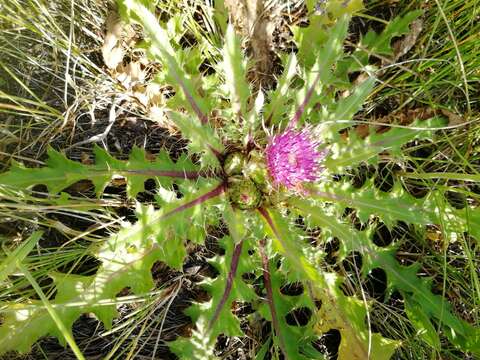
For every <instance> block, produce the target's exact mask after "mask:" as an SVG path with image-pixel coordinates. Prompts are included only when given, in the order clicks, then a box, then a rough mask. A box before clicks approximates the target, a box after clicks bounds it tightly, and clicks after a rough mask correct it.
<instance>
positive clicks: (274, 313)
mask: <svg viewBox="0 0 480 360" xmlns="http://www.w3.org/2000/svg"><path fill="white" fill-rule="evenodd" d="M259 211H260V210H259ZM265 242H266V240H265V238H264V239H261V240H260V256H261V258H262V268H263V283H264V285H265V289H266V290H267V303H268V307H269V308H270V314H271V315H272V324H273V328H274V330H275V333H276V334H277V336H278V339H279V341H280V349H281V350H282V352H283V354H284V355H285V358H287V353H286V351H285V343H284V341H283V337H282V334H281V332H280V325H279V323H278V318H277V311H276V310H275V303H274V298H273V288H272V279H271V278H270V270H269V265H268V257H267V254H266V252H265Z"/></svg>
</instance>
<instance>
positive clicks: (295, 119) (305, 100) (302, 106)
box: [288, 73, 320, 129]
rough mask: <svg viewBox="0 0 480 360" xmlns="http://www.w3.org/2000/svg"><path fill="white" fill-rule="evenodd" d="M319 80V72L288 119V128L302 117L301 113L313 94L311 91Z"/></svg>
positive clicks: (293, 125)
mask: <svg viewBox="0 0 480 360" xmlns="http://www.w3.org/2000/svg"><path fill="white" fill-rule="evenodd" d="M319 80H320V73H318V74H317V77H316V78H315V80H314V81H313V84H312V86H310V89H308V91H307V95H306V96H305V99H304V100H303V102H302V104H301V105H300V106H299V107H298V109H297V111H295V115H293V118H292V119H291V120H290V123H289V124H288V129H293V128H294V127H295V125H297V122H298V120H300V118H301V117H302V114H303V113H304V112H305V108H306V107H307V104H308V102H309V101H310V98H311V97H312V95H313V91H314V90H315V86H317V83H318V81H319Z"/></svg>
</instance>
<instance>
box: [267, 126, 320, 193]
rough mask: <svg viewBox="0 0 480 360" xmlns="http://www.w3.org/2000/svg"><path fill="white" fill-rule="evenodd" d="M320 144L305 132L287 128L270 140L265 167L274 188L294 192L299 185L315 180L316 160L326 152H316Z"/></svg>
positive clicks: (308, 132)
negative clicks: (282, 186)
mask: <svg viewBox="0 0 480 360" xmlns="http://www.w3.org/2000/svg"><path fill="white" fill-rule="evenodd" d="M319 144H320V143H319V142H318V141H316V140H314V139H313V134H312V133H311V131H310V130H309V129H308V128H307V129H303V130H302V131H296V130H293V129H287V130H286V131H285V132H283V133H281V134H278V135H275V136H274V137H273V138H271V139H270V141H269V143H268V145H267V148H266V158H267V168H268V172H269V174H270V176H271V177H272V179H273V183H274V185H277V186H278V185H284V186H285V187H287V188H288V189H294V188H296V187H297V186H298V185H300V184H301V183H303V182H312V181H315V180H317V179H318V177H319V174H320V172H321V171H322V169H323V168H322V166H321V165H320V161H321V160H323V158H324V157H325V156H326V154H327V151H318V150H317V147H318V145H319Z"/></svg>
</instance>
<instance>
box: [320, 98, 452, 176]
mask: <svg viewBox="0 0 480 360" xmlns="http://www.w3.org/2000/svg"><path fill="white" fill-rule="evenodd" d="M352 96H353V95H352ZM362 102H363V100H362ZM339 108H342V107H341V106H340V107H339ZM344 111H348V110H345V109H344ZM348 116H350V117H351V116H353V113H351V114H350V115H348ZM348 116H347V118H348ZM442 125H444V121H443V120H442V119H440V118H433V119H430V120H428V121H422V122H418V121H417V122H415V123H414V124H412V126H411V127H410V128H406V127H393V128H391V129H390V130H389V131H387V132H384V133H381V134H378V133H375V132H374V133H373V134H372V135H370V136H368V137H366V138H365V139H360V138H359V137H357V136H356V133H355V131H350V133H349V137H348V138H347V139H342V138H338V140H337V141H336V142H335V143H334V144H332V146H331V147H329V157H328V158H327V159H326V160H325V161H324V162H323V164H324V165H325V167H326V168H328V169H329V170H330V171H332V172H339V171H342V170H344V169H345V168H348V167H353V166H355V165H357V164H359V163H361V162H368V163H369V164H377V162H378V157H379V154H380V153H382V152H384V151H389V152H390V154H392V155H400V154H401V148H402V146H403V145H404V144H406V143H407V142H409V141H411V140H413V139H423V138H431V137H432V134H433V131H434V128H437V127H440V126H442ZM334 128H335V131H336V130H337V127H336V126H335V125H334ZM430 129H432V130H430Z"/></svg>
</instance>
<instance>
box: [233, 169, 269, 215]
mask: <svg viewBox="0 0 480 360" xmlns="http://www.w3.org/2000/svg"><path fill="white" fill-rule="evenodd" d="M228 196H229V197H230V201H231V203H232V204H233V205H234V206H237V207H238V208H240V209H242V210H250V209H256V208H257V207H259V206H260V203H261V202H262V193H261V192H260V190H259V189H258V188H257V186H256V185H255V183H254V182H253V181H252V180H250V179H248V178H244V177H242V176H232V177H230V178H229V179H228Z"/></svg>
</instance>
